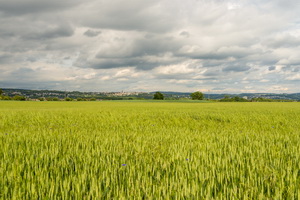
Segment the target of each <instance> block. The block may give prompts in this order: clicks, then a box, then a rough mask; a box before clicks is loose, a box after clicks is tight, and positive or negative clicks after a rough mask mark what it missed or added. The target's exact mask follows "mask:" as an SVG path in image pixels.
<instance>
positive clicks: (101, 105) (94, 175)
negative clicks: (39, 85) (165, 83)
mask: <svg viewBox="0 0 300 200" xmlns="http://www.w3.org/2000/svg"><path fill="white" fill-rule="evenodd" d="M0 146H1V148H0V199H184V198H185V199H300V104H299V103H296V102H291V103H189V102H163V101H162V102H159V101H157V102H153V101H152V102H147V101H145V102H138V101H132V102H125V101H124V102H122V101H120V102H112V101H107V102H5V101H3V102H0Z"/></svg>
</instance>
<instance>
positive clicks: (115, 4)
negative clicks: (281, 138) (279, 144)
mask: <svg viewBox="0 0 300 200" xmlns="http://www.w3.org/2000/svg"><path fill="white" fill-rule="evenodd" d="M299 11H300V4H299V3H298V2H297V1H296V0H291V1H288V2H287V1H283V0H275V1H266V0H253V1H247V0H239V1H238V0H224V1H219V0H197V1H196V0H191V1H185V2H184V1H181V0H172V1H171V0H145V1H139V0H128V1H126V3H125V2H123V1H121V0H112V1H94V0H87V1H80V0H74V1H73V0H72V1H71V0H66V1H57V0H54V1H51V2H50V1H49V2H46V1H37V0H22V1H21V0H11V1H0V16H1V18H0V23H1V26H0V43H1V46H0V87H18V88H20V87H21V88H22V87H27V88H34V87H36V88H47V89H51V88H52V89H66V88H69V89H72V88H74V89H75V88H76V89H79V90H89V91H98V90H99V91H101V90H105V91H109V90H114V91H119V90H124V89H125V90H126V89H128V90H149V91H153V90H175V91H193V90H196V89H198V88H202V89H203V90H205V89H206V90H211V89H213V88H225V89H222V90H214V91H215V92H244V91H260V92H263V91H278V92H280V91H289V92H299V89H298V87H297V84H299V81H300V77H299V75H298V74H299V72H300V67H299V66H300V59H299V55H298V52H299V51H300V31H299V28H300V23H299V21H300V16H299ZM235 83H237V84H235ZM274 84H275V85H274ZM248 87H251V88H248Z"/></svg>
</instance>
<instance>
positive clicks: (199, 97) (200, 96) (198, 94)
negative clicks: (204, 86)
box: [191, 91, 204, 100]
mask: <svg viewBox="0 0 300 200" xmlns="http://www.w3.org/2000/svg"><path fill="white" fill-rule="evenodd" d="M191 97H192V99H193V100H202V99H203V97H204V95H203V93H202V92H199V91H198V92H194V93H192V94H191Z"/></svg>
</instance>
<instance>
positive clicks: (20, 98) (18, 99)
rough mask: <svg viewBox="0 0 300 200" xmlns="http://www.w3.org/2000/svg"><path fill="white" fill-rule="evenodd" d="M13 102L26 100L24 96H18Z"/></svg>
mask: <svg viewBox="0 0 300 200" xmlns="http://www.w3.org/2000/svg"><path fill="white" fill-rule="evenodd" d="M13 100H16V101H25V100H26V98H25V97H24V96H19V95H16V96H14V97H13Z"/></svg>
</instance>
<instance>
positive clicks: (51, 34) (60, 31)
mask: <svg viewBox="0 0 300 200" xmlns="http://www.w3.org/2000/svg"><path fill="white" fill-rule="evenodd" d="M73 34H74V29H73V28H72V27H71V26H70V25H50V26H45V27H44V28H43V29H39V28H38V27H36V30H33V31H32V32H28V33H27V34H26V35H24V36H23V37H24V39H32V40H44V39H52V38H59V37H70V36H72V35H73Z"/></svg>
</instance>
